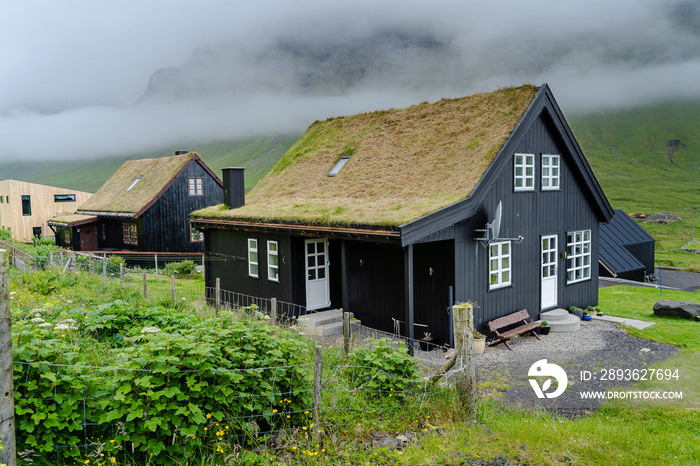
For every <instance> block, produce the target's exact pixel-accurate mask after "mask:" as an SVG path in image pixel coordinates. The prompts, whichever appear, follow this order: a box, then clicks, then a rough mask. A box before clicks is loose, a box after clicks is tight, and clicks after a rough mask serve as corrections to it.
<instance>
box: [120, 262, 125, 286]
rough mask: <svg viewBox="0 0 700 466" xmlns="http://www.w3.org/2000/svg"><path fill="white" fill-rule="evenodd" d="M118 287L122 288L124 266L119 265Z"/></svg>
mask: <svg viewBox="0 0 700 466" xmlns="http://www.w3.org/2000/svg"><path fill="white" fill-rule="evenodd" d="M119 286H124V264H119Z"/></svg>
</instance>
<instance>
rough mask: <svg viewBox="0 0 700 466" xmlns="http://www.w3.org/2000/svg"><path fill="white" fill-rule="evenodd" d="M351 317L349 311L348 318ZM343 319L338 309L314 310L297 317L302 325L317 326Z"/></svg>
mask: <svg viewBox="0 0 700 466" xmlns="http://www.w3.org/2000/svg"><path fill="white" fill-rule="evenodd" d="M352 318H353V314H352V312H350V319H352ZM342 321H343V311H342V310H340V309H331V310H329V311H321V312H314V313H313V314H306V315H304V316H302V317H300V318H299V323H300V324H301V325H303V326H304V327H319V326H322V325H327V324H331V323H333V322H342Z"/></svg>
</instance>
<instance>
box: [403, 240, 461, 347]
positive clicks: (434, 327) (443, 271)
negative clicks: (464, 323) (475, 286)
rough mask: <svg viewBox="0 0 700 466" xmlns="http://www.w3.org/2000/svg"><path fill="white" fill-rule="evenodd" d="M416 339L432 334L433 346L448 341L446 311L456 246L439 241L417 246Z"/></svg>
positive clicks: (452, 280) (452, 278) (452, 276)
mask: <svg viewBox="0 0 700 466" xmlns="http://www.w3.org/2000/svg"><path fill="white" fill-rule="evenodd" d="M413 261H414V262H413V280H414V298H413V299H414V304H415V312H414V318H413V321H414V323H415V324H424V325H427V328H424V327H420V326H416V327H415V329H414V332H415V333H414V335H415V338H421V337H423V334H424V332H430V333H431V334H432V336H433V339H434V341H433V342H434V343H437V344H442V343H445V342H448V341H449V319H448V314H447V307H448V306H449V305H450V304H451V303H450V302H449V287H450V286H454V278H455V254H454V242H452V241H438V242H432V243H425V244H417V245H415V247H414V259H413Z"/></svg>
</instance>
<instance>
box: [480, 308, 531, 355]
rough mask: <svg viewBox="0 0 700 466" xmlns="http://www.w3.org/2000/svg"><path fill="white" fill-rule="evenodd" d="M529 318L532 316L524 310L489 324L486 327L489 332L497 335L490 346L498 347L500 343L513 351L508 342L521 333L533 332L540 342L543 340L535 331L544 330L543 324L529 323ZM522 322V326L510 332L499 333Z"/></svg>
mask: <svg viewBox="0 0 700 466" xmlns="http://www.w3.org/2000/svg"><path fill="white" fill-rule="evenodd" d="M529 317H530V315H529V314H528V313H527V309H523V310H522V311H518V312H514V313H512V314H508V315H507V316H503V317H499V318H498V319H494V320H492V321H491V322H489V323H487V324H486V327H488V329H489V331H491V332H493V333H495V334H496V340H495V341H492V342H491V343H489V346H494V345H498V344H499V343H505V345H506V346H507V347H508V349H509V350H511V351H513V348H511V347H510V345H509V344H508V341H509V340H510V339H511V338H513V337H514V336H515V335H520V334H521V333H527V332H531V333H532V334H533V335H534V336H535V337H537V339H538V340H542V339H541V338H540V336H539V335H538V334H537V333H536V332H535V330H537V329H538V328H542V324H540V323H537V322H528V321H527V319H528V318H529ZM521 321H522V324H521V325H519V326H517V327H515V328H512V329H510V330H506V331H505V332H503V333H500V332H499V330H500V329H502V328H505V327H510V326H511V325H514V324H517V323H520V322H521Z"/></svg>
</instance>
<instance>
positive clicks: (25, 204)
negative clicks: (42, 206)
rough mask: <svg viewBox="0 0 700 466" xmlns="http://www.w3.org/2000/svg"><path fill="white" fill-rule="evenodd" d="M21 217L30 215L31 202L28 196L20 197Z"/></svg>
mask: <svg viewBox="0 0 700 466" xmlns="http://www.w3.org/2000/svg"><path fill="white" fill-rule="evenodd" d="M22 215H32V201H31V198H30V197H29V196H22Z"/></svg>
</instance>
